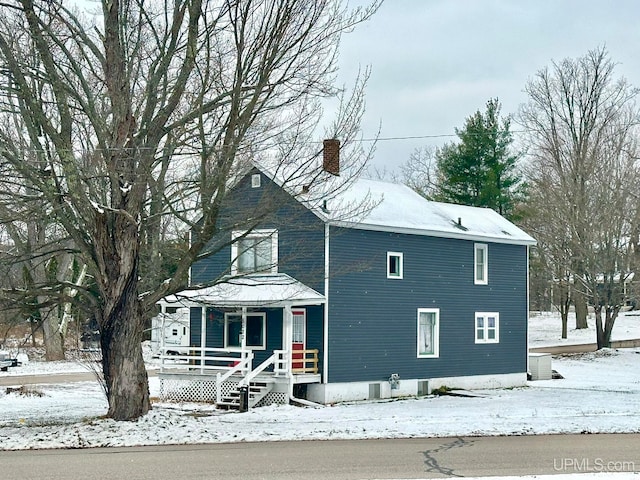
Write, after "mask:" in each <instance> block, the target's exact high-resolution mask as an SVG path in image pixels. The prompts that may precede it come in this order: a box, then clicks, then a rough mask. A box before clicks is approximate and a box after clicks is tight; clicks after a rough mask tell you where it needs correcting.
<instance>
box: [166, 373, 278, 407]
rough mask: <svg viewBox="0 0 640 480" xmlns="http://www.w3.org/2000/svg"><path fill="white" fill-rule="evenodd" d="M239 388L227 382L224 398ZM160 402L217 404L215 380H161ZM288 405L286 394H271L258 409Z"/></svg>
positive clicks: (223, 389) (223, 391)
mask: <svg viewBox="0 0 640 480" xmlns="http://www.w3.org/2000/svg"><path fill="white" fill-rule="evenodd" d="M236 386H237V383H236V382H233V381H226V382H223V383H222V385H221V388H220V390H221V392H220V393H221V394H222V396H223V397H224V396H226V395H229V393H230V392H231V391H232V390H234V389H235V388H236ZM160 400H162V401H165V402H203V403H215V402H216V401H217V398H216V382H215V380H205V379H203V380H200V379H186V378H166V377H165V378H160ZM275 403H277V404H281V405H286V404H287V403H289V397H288V395H287V394H286V393H284V392H269V393H268V394H267V395H266V396H265V397H264V398H263V399H262V400H260V401H259V402H258V404H257V405H256V407H264V406H266V405H272V404H275Z"/></svg>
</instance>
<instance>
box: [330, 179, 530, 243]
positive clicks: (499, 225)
mask: <svg viewBox="0 0 640 480" xmlns="http://www.w3.org/2000/svg"><path fill="white" fill-rule="evenodd" d="M362 202H366V203H367V204H369V205H370V208H366V209H364V211H361V212H360V213H359V214H356V215H354V216H352V217H351V218H348V217H346V218H343V217H342V218H341V215H342V214H341V212H342V211H344V209H345V208H348V206H349V205H351V206H352V207H351V208H353V206H354V205H357V204H359V203H360V204H361V203H362ZM326 212H327V214H328V215H329V219H330V220H329V221H330V222H332V223H334V224H337V225H342V226H347V227H351V228H362V229H368V230H383V231H392V232H398V233H412V234H418V235H432V236H439V237H450V238H464V239H473V240H486V241H493V242H498V243H512V244H522V245H533V244H535V243H536V241H535V239H533V238H532V237H531V236H529V235H528V234H526V233H525V232H524V231H522V230H521V229H520V228H518V227H517V226H515V225H514V224H513V223H511V222H510V221H508V220H507V219H505V218H504V217H502V216H501V215H499V214H498V213H497V212H495V211H494V210H491V209H489V208H480V207H470V206H467V205H454V204H449V203H441V202H433V201H429V200H427V199H425V198H424V197H422V196H421V195H419V194H417V193H416V192H414V191H413V190H412V189H411V188H409V187H407V186H406V185H401V184H397V183H391V182H384V181H379V180H368V179H358V180H356V181H354V182H353V183H352V184H351V185H350V186H349V188H346V189H344V190H343V191H342V192H340V193H339V194H338V195H337V196H336V198H335V199H334V200H330V201H328V202H327V204H326Z"/></svg>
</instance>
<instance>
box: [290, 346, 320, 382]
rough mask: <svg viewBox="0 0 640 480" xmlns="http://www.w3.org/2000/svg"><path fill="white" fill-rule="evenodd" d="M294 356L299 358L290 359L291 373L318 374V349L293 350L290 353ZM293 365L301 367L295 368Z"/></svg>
mask: <svg viewBox="0 0 640 480" xmlns="http://www.w3.org/2000/svg"><path fill="white" fill-rule="evenodd" d="M292 353H293V354H296V355H301V358H292V359H291V373H293V374H294V375H295V374H300V373H314V374H316V373H318V349H317V348H313V349H310V350H294V351H293V352H292ZM294 365H301V366H295V367H294Z"/></svg>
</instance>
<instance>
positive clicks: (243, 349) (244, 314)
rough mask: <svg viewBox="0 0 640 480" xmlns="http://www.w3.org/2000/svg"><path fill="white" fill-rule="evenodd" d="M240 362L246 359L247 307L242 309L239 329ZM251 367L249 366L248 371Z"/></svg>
mask: <svg viewBox="0 0 640 480" xmlns="http://www.w3.org/2000/svg"><path fill="white" fill-rule="evenodd" d="M240 350H241V353H240V360H242V361H244V360H245V359H246V358H247V307H242V328H241V329H240ZM252 368H253V365H250V366H249V371H251V369H252Z"/></svg>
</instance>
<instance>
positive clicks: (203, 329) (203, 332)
mask: <svg viewBox="0 0 640 480" xmlns="http://www.w3.org/2000/svg"><path fill="white" fill-rule="evenodd" d="M201 318H202V320H201V322H202V323H201V325H200V373H201V374H204V357H205V351H204V349H205V348H206V347H207V307H206V305H202V316H201Z"/></svg>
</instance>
